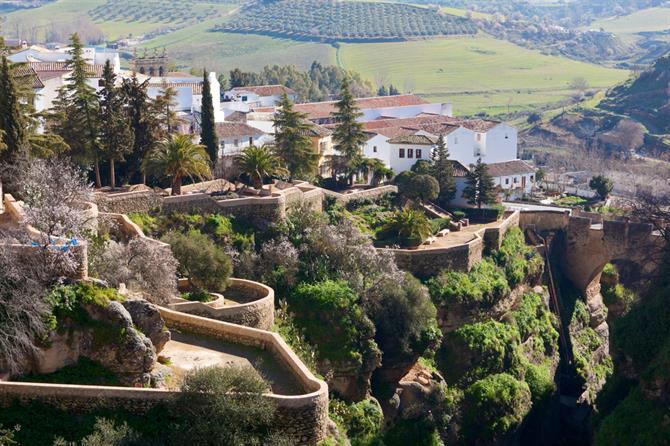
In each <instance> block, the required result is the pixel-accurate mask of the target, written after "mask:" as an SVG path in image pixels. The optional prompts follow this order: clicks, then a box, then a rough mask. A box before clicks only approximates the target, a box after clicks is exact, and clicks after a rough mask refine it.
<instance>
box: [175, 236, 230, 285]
mask: <svg viewBox="0 0 670 446" xmlns="http://www.w3.org/2000/svg"><path fill="white" fill-rule="evenodd" d="M162 241H164V242H165V243H167V244H169V245H170V248H171V249H172V253H173V254H174V256H175V258H176V259H177V261H178V262H179V268H178V270H177V271H178V272H179V274H180V275H182V276H183V277H186V278H187V279H188V280H189V284H190V285H191V287H192V288H193V289H194V290H196V291H201V292H202V291H213V292H222V291H224V290H225V289H226V287H227V286H228V279H229V278H230V276H231V275H232V273H233V264H232V261H231V260H230V256H229V255H228V254H226V252H225V251H224V249H223V247H221V246H217V245H216V244H215V243H214V242H213V241H212V240H211V239H210V238H209V237H207V236H206V235H205V234H202V233H201V232H200V231H198V230H197V229H192V230H190V231H188V233H186V234H183V233H181V232H169V233H168V234H167V235H166V236H165V237H163V238H162Z"/></svg>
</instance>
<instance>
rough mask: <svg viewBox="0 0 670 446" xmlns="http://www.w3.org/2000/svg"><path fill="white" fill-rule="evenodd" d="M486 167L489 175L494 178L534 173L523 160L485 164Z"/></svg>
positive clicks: (531, 167)
mask: <svg viewBox="0 0 670 446" xmlns="http://www.w3.org/2000/svg"><path fill="white" fill-rule="evenodd" d="M487 166H488V168H489V173H490V174H491V176H493V177H494V178H497V177H508V176H511V175H523V174H527V173H535V168H534V167H533V166H531V165H530V164H528V163H527V162H525V161H523V160H513V161H505V162H502V163H492V164H487Z"/></svg>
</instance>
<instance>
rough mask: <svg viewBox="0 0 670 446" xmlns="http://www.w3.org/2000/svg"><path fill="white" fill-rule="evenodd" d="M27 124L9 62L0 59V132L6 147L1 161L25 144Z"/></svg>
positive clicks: (4, 58)
mask: <svg viewBox="0 0 670 446" xmlns="http://www.w3.org/2000/svg"><path fill="white" fill-rule="evenodd" d="M26 126H27V122H26V118H25V114H24V111H23V109H22V106H21V103H20V96H19V93H18V91H17V85H16V82H15V80H14V75H13V74H12V70H11V67H10V65H9V61H8V60H7V58H6V57H4V56H3V57H2V67H0V132H2V141H3V144H4V145H5V146H6V147H5V150H3V156H2V158H3V160H5V161H6V160H8V159H10V158H11V157H12V156H13V155H14V154H16V153H17V151H19V150H20V149H21V148H23V146H24V144H25V143H26V136H27V135H26V134H27V129H26Z"/></svg>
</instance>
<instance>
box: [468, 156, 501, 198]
mask: <svg viewBox="0 0 670 446" xmlns="http://www.w3.org/2000/svg"><path fill="white" fill-rule="evenodd" d="M463 197H464V198H467V199H468V203H470V204H475V205H477V207H478V208H479V209H481V208H482V205H483V204H489V203H493V202H494V201H495V199H496V192H495V183H494V182H493V177H492V176H491V174H490V173H489V169H488V166H487V165H486V164H484V163H482V159H481V158H479V159H478V160H477V164H476V165H475V166H474V167H473V168H472V169H470V172H468V176H467V186H466V187H465V189H464V190H463Z"/></svg>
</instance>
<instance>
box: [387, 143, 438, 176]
mask: <svg viewBox="0 0 670 446" xmlns="http://www.w3.org/2000/svg"><path fill="white" fill-rule="evenodd" d="M431 151H432V146H431V145H426V144H389V154H390V156H389V164H390V166H389V167H391V169H393V171H394V172H395V173H396V174H398V173H400V172H404V171H406V170H410V169H411V168H412V166H413V165H414V163H416V162H417V161H419V160H430V159H431Z"/></svg>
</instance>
